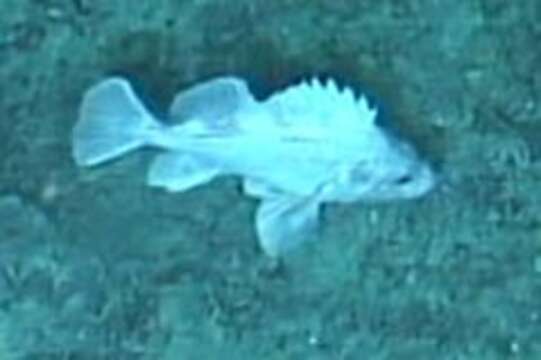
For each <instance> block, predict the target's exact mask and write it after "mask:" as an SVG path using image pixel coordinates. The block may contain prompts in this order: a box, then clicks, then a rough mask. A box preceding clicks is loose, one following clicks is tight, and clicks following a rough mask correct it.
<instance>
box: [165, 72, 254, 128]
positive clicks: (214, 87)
mask: <svg viewBox="0 0 541 360" xmlns="http://www.w3.org/2000/svg"><path fill="white" fill-rule="evenodd" d="M254 102H255V99H254V97H253V95H252V94H251V92H250V90H249V89H248V86H247V85H246V82H245V81H244V80H242V79H239V78H237V77H233V76H225V77H219V78H215V79H212V80H209V81H207V82H204V83H202V84H199V85H195V86H193V87H191V88H189V89H188V90H184V91H181V92H180V93H178V94H177V95H176V97H175V99H174V100H173V103H172V104H171V107H170V109H169V115H170V117H171V118H172V119H174V120H178V121H190V120H196V121H200V122H203V123H205V125H206V126H210V127H227V125H228V124H227V122H228V121H231V119H232V118H233V115H234V114H236V113H237V112H238V111H239V109H242V108H243V107H245V106H247V105H249V104H252V103H254Z"/></svg>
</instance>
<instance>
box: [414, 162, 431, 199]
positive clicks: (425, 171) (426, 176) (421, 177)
mask: <svg viewBox="0 0 541 360" xmlns="http://www.w3.org/2000/svg"><path fill="white" fill-rule="evenodd" d="M436 183H437V176H436V174H435V173H434V171H433V170H432V168H431V167H430V166H428V165H423V166H422V167H421V169H419V174H418V177H417V180H416V181H415V187H414V188H413V189H412V192H411V193H410V195H411V196H410V197H411V198H417V197H421V196H423V195H425V194H427V193H428V192H430V190H432V189H433V188H434V186H435V185H436Z"/></svg>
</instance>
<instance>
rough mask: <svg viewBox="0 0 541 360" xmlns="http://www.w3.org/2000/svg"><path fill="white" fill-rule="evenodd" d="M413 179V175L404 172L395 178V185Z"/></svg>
mask: <svg viewBox="0 0 541 360" xmlns="http://www.w3.org/2000/svg"><path fill="white" fill-rule="evenodd" d="M412 180H413V177H412V176H411V175H410V174H405V175H402V176H400V177H398V178H397V179H396V180H395V182H394V183H395V184H396V185H406V184H407V183H409V182H411V181H412Z"/></svg>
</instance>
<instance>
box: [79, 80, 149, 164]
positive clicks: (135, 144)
mask: <svg viewBox="0 0 541 360" xmlns="http://www.w3.org/2000/svg"><path fill="white" fill-rule="evenodd" d="M157 126H159V125H158V123H157V122H156V120H155V119H154V117H153V116H152V115H151V114H150V113H149V112H148V111H147V110H146V109H145V107H144V106H143V104H142V103H141V101H139V99H137V96H136V95H135V93H134V91H133V89H132V88H131V86H130V85H129V83H128V82H127V81H126V80H124V79H121V78H109V79H106V80H104V81H102V82H100V83H99V84H97V85H95V86H93V87H92V88H90V89H89V90H88V91H87V92H86V94H85V95H84V98H83V101H82V104H81V107H80V110H79V120H78V122H77V124H76V125H75V128H74V129H73V157H74V159H75V162H76V163H77V165H79V166H92V165H96V164H100V163H102V162H105V161H108V160H110V159H113V158H115V157H118V156H120V155H123V154H125V153H127V152H129V151H131V150H135V149H137V148H139V147H141V146H144V145H146V144H147V142H148V139H149V130H151V129H153V128H154V129H155V128H156V127H157Z"/></svg>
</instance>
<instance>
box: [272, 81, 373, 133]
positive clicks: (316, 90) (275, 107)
mask: <svg viewBox="0 0 541 360" xmlns="http://www.w3.org/2000/svg"><path fill="white" fill-rule="evenodd" d="M268 106H269V109H270V110H271V111H273V112H275V113H276V115H277V116H278V118H282V122H283V123H284V124H288V123H289V122H291V124H290V125H292V126H295V125H299V123H301V124H302V123H303V122H307V123H309V124H311V125H315V124H318V125H321V126H327V125H329V126H333V127H334V126H346V127H347V128H348V129H355V128H363V127H372V126H373V125H374V121H375V119H376V116H377V109H376V108H371V107H370V105H369V104H368V101H367V99H366V97H364V96H359V97H356V96H355V95H354V94H353V90H352V89H351V88H350V87H347V86H346V87H343V88H342V89H340V88H339V87H338V85H337V84H336V82H335V81H334V80H333V79H329V80H328V81H326V82H325V83H324V82H322V81H320V80H319V79H317V78H315V77H313V78H311V79H309V80H308V81H303V82H301V83H300V84H298V85H294V86H291V87H288V88H286V89H285V90H283V91H281V92H278V93H277V94H275V95H273V96H272V97H271V98H270V99H269V100H268Z"/></svg>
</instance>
